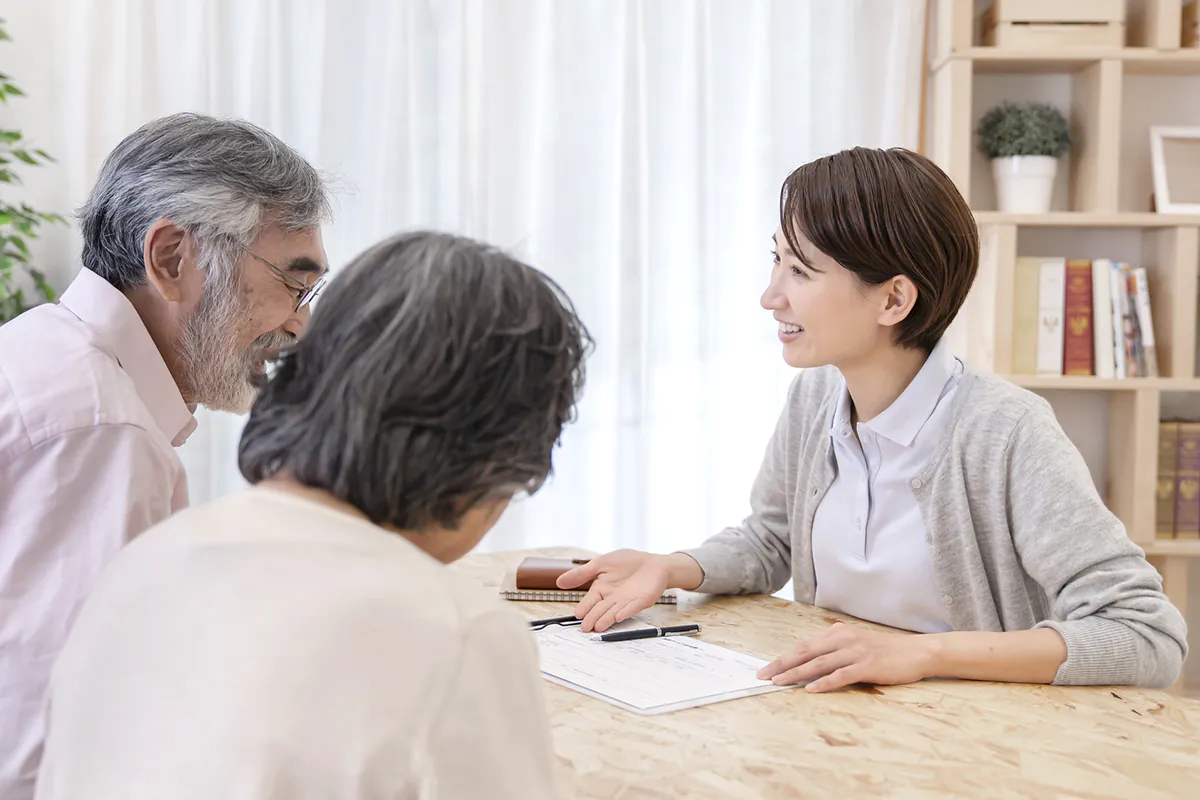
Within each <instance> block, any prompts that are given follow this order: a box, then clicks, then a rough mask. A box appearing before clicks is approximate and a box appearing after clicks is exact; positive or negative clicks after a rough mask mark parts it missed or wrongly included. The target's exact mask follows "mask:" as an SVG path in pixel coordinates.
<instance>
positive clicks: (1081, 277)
mask: <svg viewBox="0 0 1200 800" xmlns="http://www.w3.org/2000/svg"><path fill="white" fill-rule="evenodd" d="M1064 297H1065V300H1064V311H1063V313H1064V316H1065V318H1066V325H1065V326H1064V331H1063V374H1064V375H1094V374H1095V369H1094V368H1093V366H1092V364H1093V359H1092V350H1093V346H1094V341H1095V338H1096V337H1095V336H1094V335H1093V333H1092V262H1091V260H1090V259H1080V258H1072V259H1069V260H1068V261H1067V262H1066V289H1065V292H1064Z"/></svg>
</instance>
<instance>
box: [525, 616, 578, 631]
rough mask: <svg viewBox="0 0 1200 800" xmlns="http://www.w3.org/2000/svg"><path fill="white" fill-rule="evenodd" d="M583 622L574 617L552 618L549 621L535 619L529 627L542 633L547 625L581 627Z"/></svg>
mask: <svg viewBox="0 0 1200 800" xmlns="http://www.w3.org/2000/svg"><path fill="white" fill-rule="evenodd" d="M582 623H583V620H581V619H578V618H576V617H574V616H569V617H550V618H549V619H535V620H532V621H531V622H530V623H529V627H530V628H532V629H533V630H535V631H540V630H541V629H542V628H545V627H546V626H547V625H564V626H567V625H581V624H582Z"/></svg>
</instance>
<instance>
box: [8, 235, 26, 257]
mask: <svg viewBox="0 0 1200 800" xmlns="http://www.w3.org/2000/svg"><path fill="white" fill-rule="evenodd" d="M8 241H9V243H10V244H12V246H13V247H15V248H17V249H18V250H20V251H21V255H23V256H25V258H26V259H28V258H29V245H27V244H25V240H24V239H22V238H21V237H20V236H10V237H9V239H8Z"/></svg>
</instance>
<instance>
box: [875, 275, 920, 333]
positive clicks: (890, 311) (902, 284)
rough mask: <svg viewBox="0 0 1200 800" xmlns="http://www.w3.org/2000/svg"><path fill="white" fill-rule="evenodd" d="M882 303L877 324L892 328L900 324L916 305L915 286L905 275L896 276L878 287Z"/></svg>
mask: <svg viewBox="0 0 1200 800" xmlns="http://www.w3.org/2000/svg"><path fill="white" fill-rule="evenodd" d="M880 290H881V292H882V295H883V297H882V303H881V307H880V311H879V324H880V325H887V326H893V325H898V324H900V323H901V322H902V321H903V320H904V319H905V318H906V317H907V316H908V315H909V314H911V313H912V310H913V307H914V306H915V305H916V303H917V285H916V284H915V283H913V282H912V279H911V278H909V277H908V276H906V275H897V276H896V277H894V278H891V279H890V280H888V281H885V282H884V283H883V285H882V286H881V287H880Z"/></svg>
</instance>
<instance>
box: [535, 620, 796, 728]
mask: <svg viewBox="0 0 1200 800" xmlns="http://www.w3.org/2000/svg"><path fill="white" fill-rule="evenodd" d="M534 636H535V637H536V639H537V643H538V650H539V654H540V658H541V668H542V673H543V674H544V675H545V676H546V678H547V679H548V680H550V681H552V682H553V683H557V684H560V685H562V686H566V687H567V688H570V689H574V690H576V691H578V692H581V693H583V694H586V695H588V696H590V697H595V698H597V699H599V700H604V701H606V702H609V703H612V704H614V705H617V706H620V707H621V708H624V709H626V710H628V711H633V712H636V713H638V714H661V713H663V712H666V711H678V710H679V709H683V708H693V707H695V706H702V705H707V704H709V703H719V702H721V701H722V700H733V699H735V698H739V697H749V696H751V695H756V694H763V693H765V692H775V691H780V690H783V689H791V688H795V687H794V686H776V685H775V684H773V683H771V682H770V681H762V680H759V679H758V678H757V677H755V674H756V673H757V672H758V670H759V668H761V667H763V666H764V665H766V664H767V663H768V662H766V661H764V660H763V659H761V658H755V657H754V656H750V655H746V654H745V653H739V652H737V651H735V650H730V649H728V648H725V647H720V646H718V645H715V644H709V643H708V642H702V641H699V640H698V639H694V638H691V637H688V636H661V637H658V638H654V639H634V640H632V641H627V642H602V641H600V639H599V636H598V635H596V634H591V633H584V632H583V631H581V630H580V629H579V628H577V627H560V626H557V625H551V626H548V627H546V628H544V629H542V630H540V631H537V632H535V634H534Z"/></svg>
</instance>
